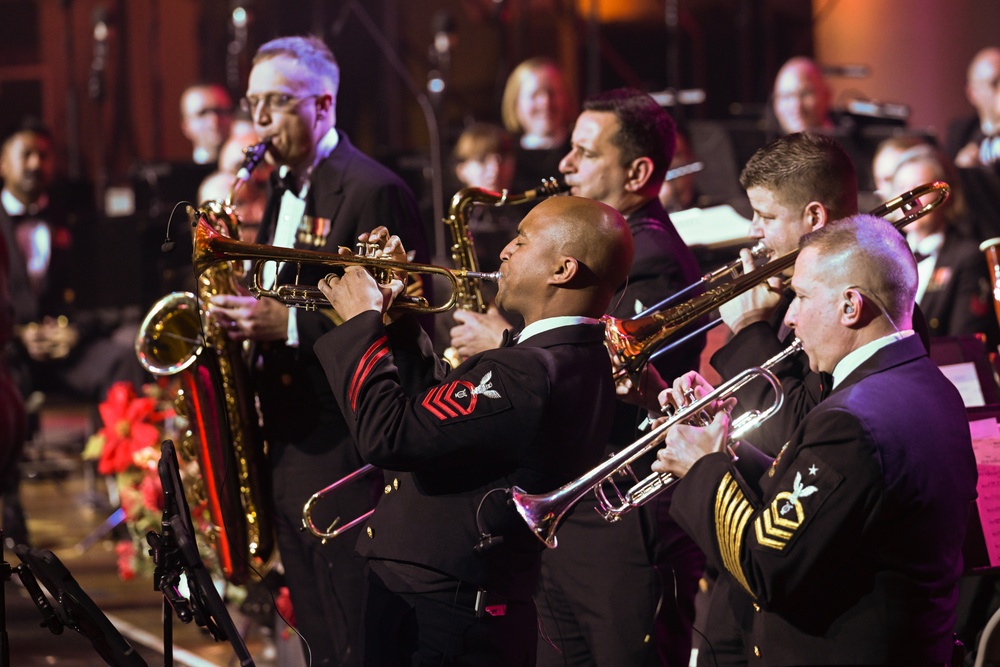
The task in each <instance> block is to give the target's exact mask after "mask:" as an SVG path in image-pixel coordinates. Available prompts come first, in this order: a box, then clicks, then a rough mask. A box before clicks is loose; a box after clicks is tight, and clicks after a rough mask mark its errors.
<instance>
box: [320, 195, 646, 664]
mask: <svg viewBox="0 0 1000 667" xmlns="http://www.w3.org/2000/svg"><path fill="white" fill-rule="evenodd" d="M383 232H384V228H383V229H382V230H376V231H375V234H374V235H375V236H376V237H378V238H381V239H382V240H383V241H386V240H388V241H389V244H388V245H387V246H386V248H387V249H389V250H393V251H394V252H395V257H396V258H398V259H402V257H403V256H404V251H403V249H402V247H400V246H399V244H398V240H397V239H396V238H395V237H393V238H392V239H387V238H386V237H387V236H388V235H387V234H384V233H383ZM632 252H633V242H632V238H631V235H630V233H629V229H628V226H627V225H626V223H625V221H624V219H623V218H622V217H621V215H620V214H618V213H617V212H616V211H615V210H614V209H612V208H611V207H609V206H605V205H603V204H599V203H597V202H593V201H590V200H587V199H583V198H579V197H554V198H550V199H547V200H545V201H543V202H541V203H540V204H539V205H538V206H537V207H535V208H534V209H532V211H531V212H530V213H528V214H527V215H526V216H525V218H524V220H523V221H522V222H521V224H520V226H519V227H518V234H517V237H516V238H515V239H514V240H512V241H510V243H509V244H508V245H507V247H506V248H504V250H503V252H502V253H501V260H502V264H503V266H502V269H501V272H502V277H501V278H500V283H499V291H498V293H497V302H498V303H499V304H500V306H501V307H503V308H504V309H505V310H508V311H510V312H513V313H517V314H518V316H519V317H521V318H523V320H524V322H525V327H524V328H523V329H522V330H521V331H520V333H519V334H518V335H517V336H516V338H515V340H514V341H513V342H512V343H511V344H505V345H504V346H501V348H500V349H495V350H490V351H487V352H485V353H483V354H481V355H476V356H473V357H471V358H469V359H467V360H466V361H465V362H463V363H462V364H461V365H460V366H459V367H458V368H456V369H455V370H454V371H450V369H448V368H447V367H446V366H444V364H442V362H441V361H440V360H439V359H437V358H436V357H435V356H434V355H433V354H432V351H431V349H430V345H429V341H428V340H427V337H426V334H424V333H423V332H422V331H421V330H420V328H419V327H418V326H416V324H415V321H414V318H413V317H409V316H407V317H399V318H398V320H397V321H393V322H392V323H391V324H389V325H388V326H385V325H383V312H382V311H383V309H384V308H385V306H384V305H383V304H384V303H385V295H384V292H385V291H387V290H384V289H383V290H380V289H379V287H378V286H377V285H376V283H375V282H374V281H373V280H372V278H371V276H370V275H369V274H368V273H367V272H365V271H363V270H360V269H356V268H352V269H348V271H347V272H346V273H345V275H344V277H343V279H339V278H337V277H335V276H334V277H329V278H327V279H326V280H325V281H324V282H323V283H320V288H321V289H322V290H323V292H324V294H326V295H327V297H328V298H329V299H330V301H331V303H332V304H333V305H334V307H335V308H336V309H337V312H339V313H340V314H341V315H342V316H343V317H344V318H345V319H346V320H347V321H346V322H345V323H344V324H342V325H341V326H340V327H338V328H337V329H335V330H334V331H332V332H330V333H329V334H328V335H326V336H325V337H324V338H323V339H321V340H320V341H319V342H318V343H317V345H316V350H317V354H318V355H319V358H320V360H321V361H322V363H323V366H324V368H325V369H326V372H327V376H328V378H329V380H330V384H331V385H332V386H333V388H334V391H335V393H336V395H337V400H338V401H339V402H340V405H341V407H342V409H343V411H344V414H345V415H346V416H347V420H348V423H349V425H350V427H351V431H352V433H354V435H355V439H356V442H357V444H358V447H359V449H360V451H361V452H362V456H363V457H364V459H365V460H366V461H368V462H369V463H372V464H374V465H376V466H379V467H382V468H384V469H386V470H387V471H389V470H394V471H401V472H395V473H392V474H391V477H392V479H393V481H392V483H391V484H390V483H387V486H386V495H385V496H384V497H383V498H382V500H380V502H379V505H378V507H377V508H376V510H375V514H374V516H373V517H372V518H371V519H369V521H368V526H367V528H366V530H365V533H362V535H361V536H360V538H359V539H358V550H359V551H360V552H361V554H362V555H363V556H364V557H365V558H366V559H368V584H367V590H366V598H365V602H366V607H365V617H364V628H365V641H364V664H365V665H372V666H381V665H410V664H413V665H417V664H420V665H495V666H496V667H507V666H508V665H534V664H535V651H536V644H535V642H536V635H537V634H538V619H537V615H536V612H535V609H534V604H533V602H532V599H531V598H532V593H533V592H534V590H535V586H536V584H537V582H538V568H539V557H540V555H541V551H542V550H543V548H542V545H541V543H540V542H539V541H538V539H537V538H536V537H535V536H534V535H533V534H532V533H531V532H530V531H529V530H528V529H527V527H526V526H525V524H524V523H523V521H522V520H521V519H520V517H519V516H518V515H517V513H516V512H515V511H514V509H513V507H512V506H511V505H510V503H509V502H508V501H507V489H508V487H510V486H511V485H517V486H519V487H521V488H523V489H526V490H528V489H534V490H535V491H536V492H546V491H549V490H551V489H553V488H557V487H559V486H561V485H562V484H564V483H566V482H568V481H570V480H572V479H575V478H576V477H577V476H578V475H580V474H583V472H585V471H586V470H587V469H589V468H590V467H591V466H593V465H596V463H597V461H598V460H599V458H600V456H601V452H602V449H603V446H604V441H605V439H606V437H607V434H608V433H609V431H610V430H611V425H612V424H611V421H612V417H613V405H614V402H615V389H614V383H613V382H612V380H611V376H610V373H611V364H610V361H609V359H608V354H607V351H606V350H605V349H604V345H603V340H604V327H603V325H602V324H601V323H600V321H599V320H598V318H599V317H600V316H601V315H602V314H603V313H604V311H605V310H606V309H607V307H608V304H609V302H610V301H611V298H612V295H613V294H614V292H615V289H616V287H617V286H618V285H619V284H620V283H621V281H622V280H624V278H625V274H626V272H627V270H628V269H627V267H628V264H629V263H630V260H631V257H632ZM395 287H396V288H398V283H397V284H396V285H395ZM394 291H397V290H395V289H394ZM407 375H414V376H415V377H417V378H420V380H421V381H420V383H419V389H416V390H411V389H408V388H407V387H406V386H405V385H403V384H402V382H401V378H404V377H406V376H407ZM416 385H417V383H416V382H415V383H414V386H416ZM581 406H586V407H587V409H586V414H581V413H580V408H581ZM388 476H389V475H388V473H387V478H388ZM387 482H388V479H387Z"/></svg>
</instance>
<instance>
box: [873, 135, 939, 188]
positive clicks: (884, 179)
mask: <svg viewBox="0 0 1000 667" xmlns="http://www.w3.org/2000/svg"><path fill="white" fill-rule="evenodd" d="M926 144H927V139H925V138H924V137H920V136H917V135H915V134H899V135H895V136H892V137H889V138H888V139H883V140H882V141H881V142H880V143H879V145H878V148H876V149H875V157H874V158H872V174H874V176H875V194H876V195H878V198H879V200H880V201H888V200H889V199H892V198H893V197H895V196H896V195H898V194H901V193H900V192H897V191H896V190H895V189H894V188H893V185H892V177H893V176H895V175H896V166H897V165H898V164H899V157H900V156H901V155H902V154H903V153H905V152H906V151H908V150H910V149H911V148H913V147H915V146H921V145H926Z"/></svg>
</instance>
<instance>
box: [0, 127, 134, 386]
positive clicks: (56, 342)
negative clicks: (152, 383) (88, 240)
mask: <svg viewBox="0 0 1000 667" xmlns="http://www.w3.org/2000/svg"><path fill="white" fill-rule="evenodd" d="M0 173H2V176H3V191H2V193H0V199H2V203H3V206H2V211H0V230H2V232H3V237H4V241H5V242H6V244H7V259H8V263H9V265H10V266H9V279H10V288H11V296H12V298H13V305H14V318H15V325H16V326H17V332H18V336H17V341H15V343H16V344H15V346H14V347H15V350H14V355H13V356H14V359H15V361H14V363H16V364H17V367H18V370H19V371H20V372H21V373H22V375H20V381H21V383H22V384H21V387H22V391H24V395H25V396H26V397H27V396H28V395H29V394H30V392H31V391H42V392H49V391H53V392H57V393H70V394H73V395H75V396H77V397H79V398H82V399H86V400H90V401H93V402H95V403H96V402H97V401H99V400H102V399H103V398H104V396H105V395H106V394H107V390H108V388H109V387H110V386H111V384H113V383H114V382H115V381H117V380H132V381H133V384H134V385H135V386H136V388H137V389H138V388H139V387H141V385H142V383H143V382H145V381H146V379H147V377H146V375H145V374H144V372H143V371H142V367H141V366H140V365H139V362H138V361H137V359H136V356H135V352H134V351H133V341H134V340H135V338H134V333H135V327H136V326H137V324H138V322H137V321H134V320H129V319H127V316H128V315H129V314H128V313H127V312H126V311H124V310H122V309H96V308H92V309H86V308H82V307H80V305H79V303H78V297H79V296H81V295H82V294H83V292H82V291H80V292H79V293H78V289H77V283H76V282H75V281H77V280H80V279H82V278H83V277H84V276H86V275H87V270H86V263H87V262H92V261H93V258H92V257H87V256H85V253H84V252H82V249H81V248H80V246H79V243H80V241H81V240H82V239H81V237H82V236H83V234H84V229H83V226H84V225H85V224H86V221H85V220H83V219H82V218H83V217H85V214H81V213H80V212H78V211H71V210H68V209H67V208H66V205H65V199H64V198H62V197H58V196H55V195H53V194H50V187H51V186H52V183H53V180H54V177H55V155H54V153H53V144H52V135H51V134H50V133H49V131H48V130H47V129H46V128H45V127H43V126H42V125H40V124H37V123H33V122H29V123H27V124H25V125H23V126H22V128H21V129H19V130H17V131H15V132H14V134H13V135H11V136H10V137H9V138H8V139H7V140H6V141H5V142H4V144H3V149H2V157H0ZM85 289H86V287H82V288H81V290H85ZM25 390H27V391H25Z"/></svg>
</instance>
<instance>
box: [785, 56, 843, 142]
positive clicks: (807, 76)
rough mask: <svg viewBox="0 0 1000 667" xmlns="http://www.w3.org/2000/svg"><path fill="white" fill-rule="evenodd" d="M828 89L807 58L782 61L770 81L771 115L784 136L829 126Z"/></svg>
mask: <svg viewBox="0 0 1000 667" xmlns="http://www.w3.org/2000/svg"><path fill="white" fill-rule="evenodd" d="M829 113H830V88H829V86H827V83H826V79H825V78H823V71H822V70H821V69H820V68H819V65H817V64H816V63H815V62H813V61H812V60H810V59H809V58H802V57H796V58H792V59H791V60H789V61H788V62H786V63H785V64H784V65H783V66H782V67H781V69H780V70H779V71H778V76H777V77H776V78H775V80H774V115H775V116H776V117H777V119H778V123H779V124H780V125H781V129H782V131H783V132H785V133H786V134H788V133H791V132H805V131H806V130H816V129H821V128H824V127H829V126H830V124H831V122H830V116H829Z"/></svg>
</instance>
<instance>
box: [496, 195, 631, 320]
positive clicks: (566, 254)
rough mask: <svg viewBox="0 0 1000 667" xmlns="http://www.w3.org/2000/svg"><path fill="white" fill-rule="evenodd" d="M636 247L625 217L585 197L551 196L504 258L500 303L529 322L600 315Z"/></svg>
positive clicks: (520, 230)
mask: <svg viewBox="0 0 1000 667" xmlns="http://www.w3.org/2000/svg"><path fill="white" fill-rule="evenodd" d="M633 253H634V246H633V241H632V233H631V231H630V230H629V227H628V223H627V222H626V221H625V218H624V217H622V215H621V214H620V213H619V212H618V211H616V210H615V209H614V208H612V207H610V206H608V205H607V204H602V203H601V202H598V201H595V200H593V199H586V198H583V197H552V198H550V199H547V200H545V201H543V202H542V203H541V204H539V205H538V206H536V207H535V208H533V209H532V210H531V212H530V213H528V215H526V216H525V218H524V220H522V221H521V224H520V226H519V227H518V235H517V238H516V239H514V240H513V241H511V242H510V243H509V244H508V245H507V247H506V248H504V250H503V252H502V253H501V254H500V259H501V260H503V266H502V268H501V272H502V275H503V277H502V278H501V280H500V286H499V291H498V294H497V303H498V304H500V305H501V306H502V307H503V308H505V309H507V310H510V311H513V312H517V313H519V314H521V315H522V316H523V317H524V319H525V322H526V323H527V322H532V321H535V320H538V319H542V318H544V317H555V316H559V315H584V316H589V317H600V316H601V315H603V314H604V313H605V312H606V311H607V309H608V306H609V305H610V303H611V297H612V295H613V294H614V293H615V290H616V289H617V288H618V286H619V285H621V284H622V283H623V282H624V281H625V278H626V276H627V275H628V270H629V267H630V266H631V264H632V255H633Z"/></svg>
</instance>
